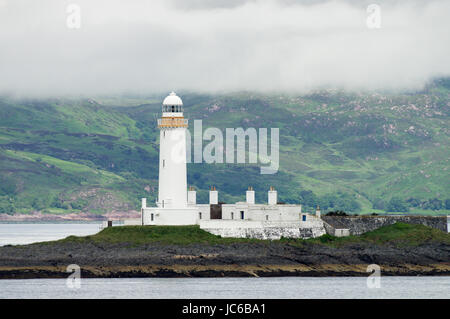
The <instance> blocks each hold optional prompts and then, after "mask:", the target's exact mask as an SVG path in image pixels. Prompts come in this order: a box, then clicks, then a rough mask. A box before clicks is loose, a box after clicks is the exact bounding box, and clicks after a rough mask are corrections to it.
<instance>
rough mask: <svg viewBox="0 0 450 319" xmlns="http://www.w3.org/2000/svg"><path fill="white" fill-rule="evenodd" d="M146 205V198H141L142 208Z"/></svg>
mask: <svg viewBox="0 0 450 319" xmlns="http://www.w3.org/2000/svg"><path fill="white" fill-rule="evenodd" d="M146 207H147V198H142V208H146Z"/></svg>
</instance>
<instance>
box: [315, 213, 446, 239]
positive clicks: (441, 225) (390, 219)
mask: <svg viewBox="0 0 450 319" xmlns="http://www.w3.org/2000/svg"><path fill="white" fill-rule="evenodd" d="M322 219H323V221H324V222H325V223H327V224H329V225H331V226H332V227H333V228H335V229H338V228H348V229H349V230H350V235H361V234H363V233H366V232H368V231H372V230H375V229H377V228H380V227H383V226H386V225H391V224H395V223H397V222H399V223H406V224H421V225H425V226H429V227H433V228H436V229H439V230H442V231H445V232H447V217H446V216H439V217H431V216H367V215H363V216H322ZM327 226H328V225H327ZM327 228H329V227H327ZM327 232H328V233H330V231H329V230H328V229H327Z"/></svg>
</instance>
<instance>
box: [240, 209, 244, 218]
mask: <svg viewBox="0 0 450 319" xmlns="http://www.w3.org/2000/svg"><path fill="white" fill-rule="evenodd" d="M241 219H244V211H243V210H241Z"/></svg>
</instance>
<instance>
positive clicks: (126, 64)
mask: <svg viewBox="0 0 450 319" xmlns="http://www.w3.org/2000/svg"><path fill="white" fill-rule="evenodd" d="M71 3H74V4H77V5H78V6H79V8H80V9H81V12H80V17H81V27H80V28H79V29H71V28H68V27H67V19H68V17H69V13H67V11H66V10H67V7H68V5H69V4H71ZM370 3H371V1H349V0H348V1H313V0H309V1H295V0H291V1H288V0H286V1H257V0H254V1H244V0H243V1H238V0H230V1H199V0H172V1H162V0H161V1H159V0H152V1H141V0H139V1H138V0H128V1H115V0H105V1H103V0H96V1H92V0H73V1H61V0H42V1H33V0H28V1H24V0H0V92H14V93H18V94H25V95H27V94H29V95H36V94H40V95H55V94H56V95H59V94H116V93H123V92H135V93H146V92H155V91H170V90H172V89H174V90H192V91H198V92H216V91H239V90H255V91H289V92H305V91H308V90H311V89H317V88H328V87H333V88H345V89H352V90H355V89H415V88H420V87H421V86H423V85H424V84H425V83H426V82H427V81H429V80H430V79H431V78H433V77H438V76H449V75H450V41H448V37H449V34H450V19H449V18H448V13H449V12H450V1H447V0H441V1H439V0H431V1H425V0H424V1H419V0H416V1H414V0H413V1H412V0H404V1H400V0H398V1H381V2H380V1H378V2H377V3H378V4H379V5H380V8H381V28H379V29H369V28H368V27H367V25H366V19H367V17H368V15H369V14H368V13H367V11H366V9H367V6H368V4H370Z"/></svg>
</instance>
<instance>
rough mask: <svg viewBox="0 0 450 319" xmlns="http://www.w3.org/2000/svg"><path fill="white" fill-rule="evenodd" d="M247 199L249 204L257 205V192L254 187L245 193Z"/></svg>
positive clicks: (250, 187)
mask: <svg viewBox="0 0 450 319" xmlns="http://www.w3.org/2000/svg"><path fill="white" fill-rule="evenodd" d="M245 198H246V200H247V204H254V203H255V191H254V190H253V187H252V186H249V187H248V191H247V192H246V193H245Z"/></svg>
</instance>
